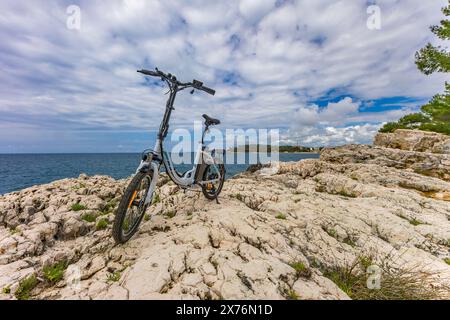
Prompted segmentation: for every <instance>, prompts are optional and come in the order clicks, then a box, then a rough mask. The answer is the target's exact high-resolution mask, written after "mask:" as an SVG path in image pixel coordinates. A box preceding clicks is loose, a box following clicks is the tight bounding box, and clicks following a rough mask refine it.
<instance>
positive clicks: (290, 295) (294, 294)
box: [287, 290, 300, 300]
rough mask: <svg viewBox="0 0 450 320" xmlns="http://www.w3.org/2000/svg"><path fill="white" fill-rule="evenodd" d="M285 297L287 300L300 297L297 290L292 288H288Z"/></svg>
mask: <svg viewBox="0 0 450 320" xmlns="http://www.w3.org/2000/svg"><path fill="white" fill-rule="evenodd" d="M287 299H288V300H299V299H300V297H299V296H298V294H297V292H295V291H294V290H289V291H288V293H287Z"/></svg>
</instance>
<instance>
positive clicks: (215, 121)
mask: <svg viewBox="0 0 450 320" xmlns="http://www.w3.org/2000/svg"><path fill="white" fill-rule="evenodd" d="M203 118H205V124H206V125H207V126H211V125H212V126H214V125H218V124H220V120H218V119H214V118H211V117H209V116H208V115H206V114H204V115H203Z"/></svg>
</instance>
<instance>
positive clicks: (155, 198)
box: [152, 193, 161, 204]
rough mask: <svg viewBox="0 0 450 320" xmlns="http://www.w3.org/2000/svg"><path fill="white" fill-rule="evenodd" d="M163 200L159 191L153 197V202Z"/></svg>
mask: <svg viewBox="0 0 450 320" xmlns="http://www.w3.org/2000/svg"><path fill="white" fill-rule="evenodd" d="M160 202H161V197H160V196H159V193H155V196H154V197H153V202H152V204H157V203H160Z"/></svg>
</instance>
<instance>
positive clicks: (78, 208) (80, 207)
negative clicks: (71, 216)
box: [70, 203, 87, 211]
mask: <svg viewBox="0 0 450 320" xmlns="http://www.w3.org/2000/svg"><path fill="white" fill-rule="evenodd" d="M70 209H71V210H72V211H81V210H86V209H87V207H86V206H85V205H83V204H81V203H74V204H73V205H72V206H71V207H70Z"/></svg>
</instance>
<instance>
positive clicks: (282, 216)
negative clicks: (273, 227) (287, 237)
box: [275, 213, 286, 220]
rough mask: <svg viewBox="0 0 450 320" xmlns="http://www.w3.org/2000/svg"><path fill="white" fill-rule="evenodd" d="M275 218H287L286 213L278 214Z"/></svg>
mask: <svg viewBox="0 0 450 320" xmlns="http://www.w3.org/2000/svg"><path fill="white" fill-rule="evenodd" d="M275 218H277V219H280V220H286V215H285V214H282V213H280V214H278V215H277V216H276V217H275Z"/></svg>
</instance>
